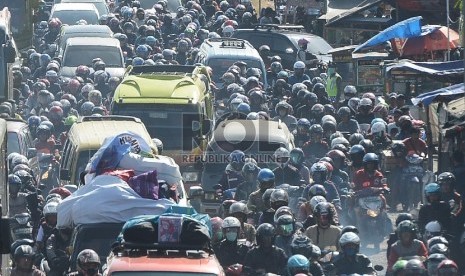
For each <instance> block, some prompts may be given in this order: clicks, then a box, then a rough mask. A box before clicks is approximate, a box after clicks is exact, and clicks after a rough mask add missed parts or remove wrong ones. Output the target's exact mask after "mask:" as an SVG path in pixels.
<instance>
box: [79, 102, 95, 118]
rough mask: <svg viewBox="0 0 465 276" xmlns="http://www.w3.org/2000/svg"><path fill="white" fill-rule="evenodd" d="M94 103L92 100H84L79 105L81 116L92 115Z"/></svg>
mask: <svg viewBox="0 0 465 276" xmlns="http://www.w3.org/2000/svg"><path fill="white" fill-rule="evenodd" d="M94 106H95V105H94V104H93V103H92V102H89V101H87V102H84V103H83V104H82V105H81V115H82V116H90V115H92V109H93V108H94Z"/></svg>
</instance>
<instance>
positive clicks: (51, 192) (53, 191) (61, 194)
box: [48, 187, 71, 199]
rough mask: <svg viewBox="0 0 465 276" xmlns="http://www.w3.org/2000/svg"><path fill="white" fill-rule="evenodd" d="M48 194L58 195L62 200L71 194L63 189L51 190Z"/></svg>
mask: <svg viewBox="0 0 465 276" xmlns="http://www.w3.org/2000/svg"><path fill="white" fill-rule="evenodd" d="M48 193H49V194H59V195H60V196H61V198H62V199H65V198H67V197H68V196H70V195H71V192H70V191H69V190H68V189H66V188H65V187H57V188H53V189H51V190H50V191H49V192H48Z"/></svg>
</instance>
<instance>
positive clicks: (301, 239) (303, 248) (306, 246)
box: [291, 234, 312, 258]
mask: <svg viewBox="0 0 465 276" xmlns="http://www.w3.org/2000/svg"><path fill="white" fill-rule="evenodd" d="M291 253H292V254H293V255H296V254H302V255H304V256H305V257H307V258H310V255H311V254H312V240H310V238H309V237H307V236H306V235H303V234H299V235H296V236H295V237H294V238H293V239H292V242H291Z"/></svg>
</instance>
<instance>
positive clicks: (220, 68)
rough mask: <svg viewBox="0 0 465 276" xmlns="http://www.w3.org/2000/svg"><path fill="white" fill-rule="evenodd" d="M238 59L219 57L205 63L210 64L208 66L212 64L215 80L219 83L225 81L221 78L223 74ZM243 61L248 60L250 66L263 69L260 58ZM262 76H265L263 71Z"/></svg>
mask: <svg viewBox="0 0 465 276" xmlns="http://www.w3.org/2000/svg"><path fill="white" fill-rule="evenodd" d="M236 61H237V60H235V59H218V58H215V59H209V60H208V61H207V64H205V65H208V66H210V67H211V68H212V70H213V81H214V82H217V83H222V82H223V81H222V80H221V79H220V78H221V76H222V75H223V73H224V72H226V71H228V68H229V67H230V66H231V65H233V63H234V62H236ZM242 61H244V62H246V63H247V66H248V67H253V68H258V69H260V70H262V64H261V62H260V61H258V60H250V59H249V60H247V59H243V60H242ZM262 76H263V72H262Z"/></svg>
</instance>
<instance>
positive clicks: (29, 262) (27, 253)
mask: <svg viewBox="0 0 465 276" xmlns="http://www.w3.org/2000/svg"><path fill="white" fill-rule="evenodd" d="M34 256H35V252H34V250H33V249H32V247H31V246H30V245H20V246H18V247H17V248H16V249H15V252H14V260H15V264H16V266H15V267H14V268H13V269H11V272H10V275H11V276H45V273H44V272H43V271H41V270H39V269H37V268H36V267H35V266H34V265H33V261H34Z"/></svg>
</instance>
